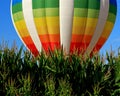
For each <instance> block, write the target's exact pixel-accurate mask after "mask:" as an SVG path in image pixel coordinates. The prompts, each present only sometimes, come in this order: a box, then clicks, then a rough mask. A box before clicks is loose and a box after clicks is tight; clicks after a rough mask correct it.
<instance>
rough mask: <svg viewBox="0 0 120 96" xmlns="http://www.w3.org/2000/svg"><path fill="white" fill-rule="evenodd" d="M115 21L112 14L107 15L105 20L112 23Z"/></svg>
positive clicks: (114, 16)
mask: <svg viewBox="0 0 120 96" xmlns="http://www.w3.org/2000/svg"><path fill="white" fill-rule="evenodd" d="M115 19H116V15H114V14H113V13H109V14H108V19H107V21H110V22H112V23H114V22H115Z"/></svg>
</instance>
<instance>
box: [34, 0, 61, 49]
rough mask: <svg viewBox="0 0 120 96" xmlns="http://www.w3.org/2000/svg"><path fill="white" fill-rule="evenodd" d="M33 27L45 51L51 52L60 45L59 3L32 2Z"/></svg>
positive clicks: (46, 1)
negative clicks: (34, 26) (49, 50)
mask: <svg viewBox="0 0 120 96" xmlns="http://www.w3.org/2000/svg"><path fill="white" fill-rule="evenodd" d="M32 2H33V15H34V21H35V25H36V28H37V31H38V34H39V37H40V40H41V42H42V46H43V48H44V49H45V50H48V48H50V49H51V50H53V49H54V48H55V47H56V48H57V47H58V46H59V45H60V32H59V1H58V0H54V3H51V2H52V1H51V0H33V1H32Z"/></svg>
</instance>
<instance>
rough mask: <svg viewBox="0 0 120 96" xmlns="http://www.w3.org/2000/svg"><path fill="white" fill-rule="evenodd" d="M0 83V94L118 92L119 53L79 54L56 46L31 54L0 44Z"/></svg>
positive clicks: (110, 95)
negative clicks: (0, 45) (52, 48)
mask: <svg viewBox="0 0 120 96" xmlns="http://www.w3.org/2000/svg"><path fill="white" fill-rule="evenodd" d="M104 59H105V62H104ZM0 86H1V87H0V94H2V96H119V95H120V53H119V51H118V55H117V56H114V54H111V53H110V54H109V53H107V52H106V57H103V56H100V55H99V54H94V55H93V56H88V55H86V56H83V54H78V53H77V52H74V53H73V54H65V53H64V52H63V50H62V49H56V50H55V51H50V50H49V52H48V53H45V52H41V53H40V54H39V56H37V57H34V56H32V54H31V53H30V52H29V51H27V50H23V47H21V48H20V49H19V50H18V48H17V47H16V46H13V47H12V48H9V47H7V44H6V45H5V46H4V48H3V47H0Z"/></svg>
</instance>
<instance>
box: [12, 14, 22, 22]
mask: <svg viewBox="0 0 120 96" xmlns="http://www.w3.org/2000/svg"><path fill="white" fill-rule="evenodd" d="M23 19H24V17H23V13H22V12H17V13H15V14H13V20H14V22H16V21H20V20H23Z"/></svg>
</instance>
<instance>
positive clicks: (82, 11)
mask: <svg viewBox="0 0 120 96" xmlns="http://www.w3.org/2000/svg"><path fill="white" fill-rule="evenodd" d="M116 2H117V1H116V0H12V1H11V17H12V21H13V24H14V27H15V29H16V31H17V33H18V35H19V37H20V38H21V40H22V42H23V43H24V44H25V46H26V47H27V48H28V49H29V50H30V51H31V52H32V53H33V54H34V55H35V56H37V55H38V54H39V52H41V50H45V51H48V49H51V50H54V49H56V48H60V47H61V46H62V47H63V49H64V50H65V51H66V53H69V52H73V51H74V50H78V52H81V51H84V53H91V52H94V51H99V50H100V48H101V47H102V46H103V44H104V43H105V41H106V40H107V38H108V37H109V35H110V33H111V31H112V29H113V26H114V23H115V19H116V13H117V4H116Z"/></svg>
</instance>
